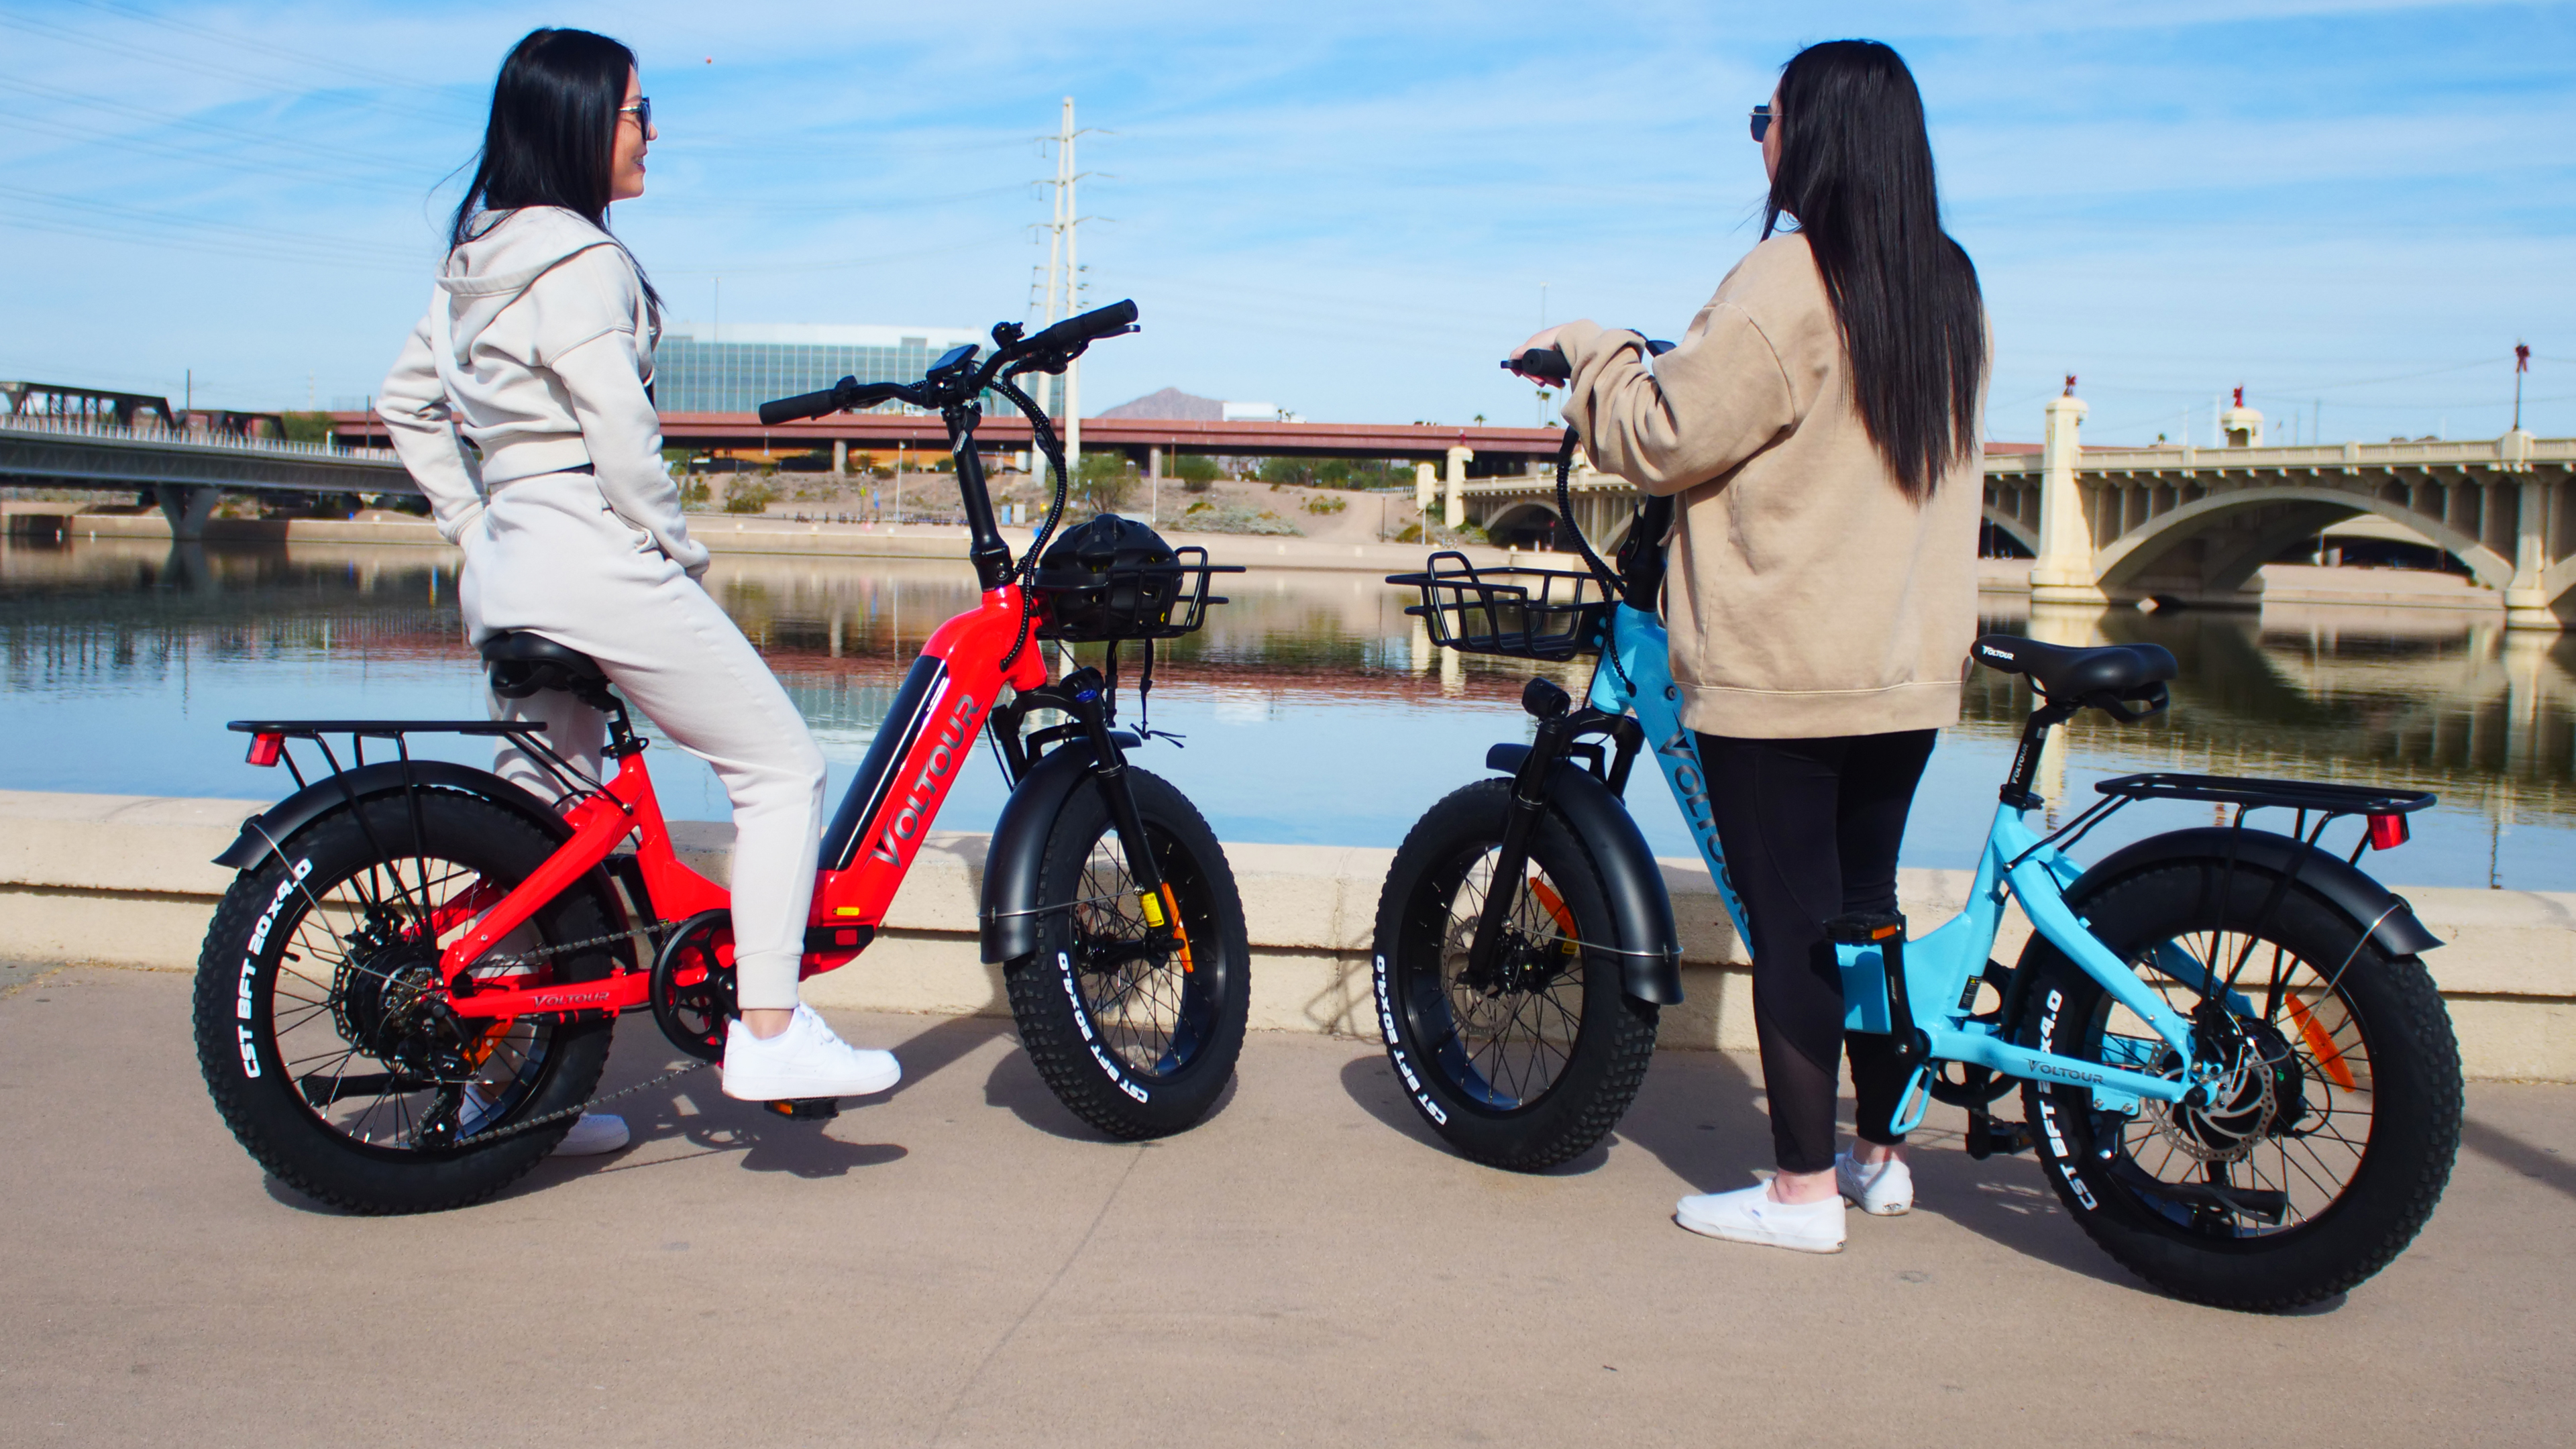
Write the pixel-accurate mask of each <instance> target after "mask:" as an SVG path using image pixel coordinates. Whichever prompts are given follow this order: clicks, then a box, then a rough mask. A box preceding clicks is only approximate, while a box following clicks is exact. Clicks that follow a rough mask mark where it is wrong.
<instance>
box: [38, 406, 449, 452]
mask: <svg viewBox="0 0 2576 1449" xmlns="http://www.w3.org/2000/svg"><path fill="white" fill-rule="evenodd" d="M0 430H5V431H8V432H13V433H42V434H47V435H50V436H55V437H83V438H98V439H101V440H103V441H110V442H120V443H143V444H150V445H153V446H158V447H181V448H214V449H221V450H223V451H225V452H231V453H264V454H275V455H284V456H288V457H299V458H340V459H348V460H351V461H356V462H366V463H398V462H400V461H401V460H400V458H399V457H397V455H396V454H395V453H394V451H393V450H392V449H390V448H344V447H341V446H339V445H337V444H335V443H299V442H295V441H292V440H290V439H287V438H250V437H232V436H227V435H224V434H220V433H214V432H209V431H205V430H203V429H179V428H161V427H145V428H130V427H125V426H123V425H121V424H118V423H115V422H110V421H102V420H100V419H97V418H93V417H84V416H81V415H79V414H63V413H0Z"/></svg>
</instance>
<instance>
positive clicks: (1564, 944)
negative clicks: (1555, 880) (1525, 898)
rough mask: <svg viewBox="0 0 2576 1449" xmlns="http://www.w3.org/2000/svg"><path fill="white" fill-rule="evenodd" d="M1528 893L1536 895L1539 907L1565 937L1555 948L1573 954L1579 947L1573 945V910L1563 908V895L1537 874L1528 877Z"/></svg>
mask: <svg viewBox="0 0 2576 1449" xmlns="http://www.w3.org/2000/svg"><path fill="white" fill-rule="evenodd" d="M1530 894H1531V895H1534V896H1536V897H1538V904H1539V908H1540V909H1541V910H1544V911H1546V912H1547V914H1548V916H1549V918H1550V919H1552V920H1554V921H1555V922H1556V929H1557V932H1558V934H1560V935H1562V936H1563V937H1564V938H1565V939H1564V940H1563V941H1560V942H1559V943H1557V949H1558V950H1559V951H1562V952H1564V953H1565V954H1566V955H1568V956H1571V955H1573V954H1574V953H1575V951H1576V950H1577V949H1579V948H1578V947H1577V946H1576V945H1575V930H1574V912H1572V911H1569V910H1567V909H1566V908H1565V897H1563V896H1561V895H1558V894H1557V893H1556V891H1555V890H1554V889H1553V888H1551V887H1550V886H1549V885H1548V883H1547V882H1546V881H1544V880H1541V879H1540V878H1538V877H1537V876H1531V877H1530Z"/></svg>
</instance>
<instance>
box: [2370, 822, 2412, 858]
mask: <svg viewBox="0 0 2576 1449" xmlns="http://www.w3.org/2000/svg"><path fill="white" fill-rule="evenodd" d="M2414 834H2415V832H2414V831H2413V830H2412V829H2411V828H2410V827H2409V826H2408V825H2407V824H2406V817H2405V816H2403V815H2373V816H2371V817H2370V848H2371V849H2373V850H2395V849H2396V848H2397V847H2399V846H2401V845H2404V844H2405V843H2406V842H2407V841H2408V840H2411V839H2413V838H2414Z"/></svg>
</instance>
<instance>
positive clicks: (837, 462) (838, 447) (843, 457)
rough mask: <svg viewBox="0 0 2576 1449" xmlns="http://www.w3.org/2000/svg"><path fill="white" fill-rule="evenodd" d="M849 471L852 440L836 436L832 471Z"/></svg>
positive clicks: (833, 445) (835, 473)
mask: <svg viewBox="0 0 2576 1449" xmlns="http://www.w3.org/2000/svg"><path fill="white" fill-rule="evenodd" d="M849 471H850V440H849V439H847V438H834V439H833V440H832V472H833V473H834V475H836V476H837V475H840V474H844V473H847V472H849ZM835 652H838V651H835Z"/></svg>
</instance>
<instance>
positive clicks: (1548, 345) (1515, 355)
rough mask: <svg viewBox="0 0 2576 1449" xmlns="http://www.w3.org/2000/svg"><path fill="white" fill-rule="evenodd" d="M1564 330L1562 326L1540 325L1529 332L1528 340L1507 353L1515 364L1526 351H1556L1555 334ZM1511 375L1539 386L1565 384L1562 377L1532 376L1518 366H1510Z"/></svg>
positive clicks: (1559, 385)
mask: <svg viewBox="0 0 2576 1449" xmlns="http://www.w3.org/2000/svg"><path fill="white" fill-rule="evenodd" d="M1564 330H1565V329H1564V328H1563V327H1562V326H1557V327H1542V328H1540V329H1539V330H1538V331H1536V332H1533V333H1531V334H1530V339H1529V341H1527V342H1524V343H1522V344H1521V345H1520V346H1518V347H1515V348H1513V349H1512V350H1511V352H1510V353H1509V354H1508V355H1509V356H1510V357H1511V359H1512V361H1513V362H1514V363H1515V364H1517V363H1518V362H1519V361H1520V359H1521V357H1522V356H1523V354H1526V353H1530V352H1551V351H1557V350H1559V349H1558V348H1557V345H1556V334H1558V333H1559V332H1562V331H1564ZM1512 376H1514V377H1518V378H1523V379H1526V380H1528V381H1530V382H1534V383H1537V384H1538V385H1539V386H1541V387H1563V386H1564V385H1565V383H1564V380H1563V379H1562V378H1554V377H1537V376H1533V375H1531V374H1529V373H1526V372H1523V371H1521V370H1520V368H1519V367H1518V366H1514V367H1513V368H1512Z"/></svg>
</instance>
